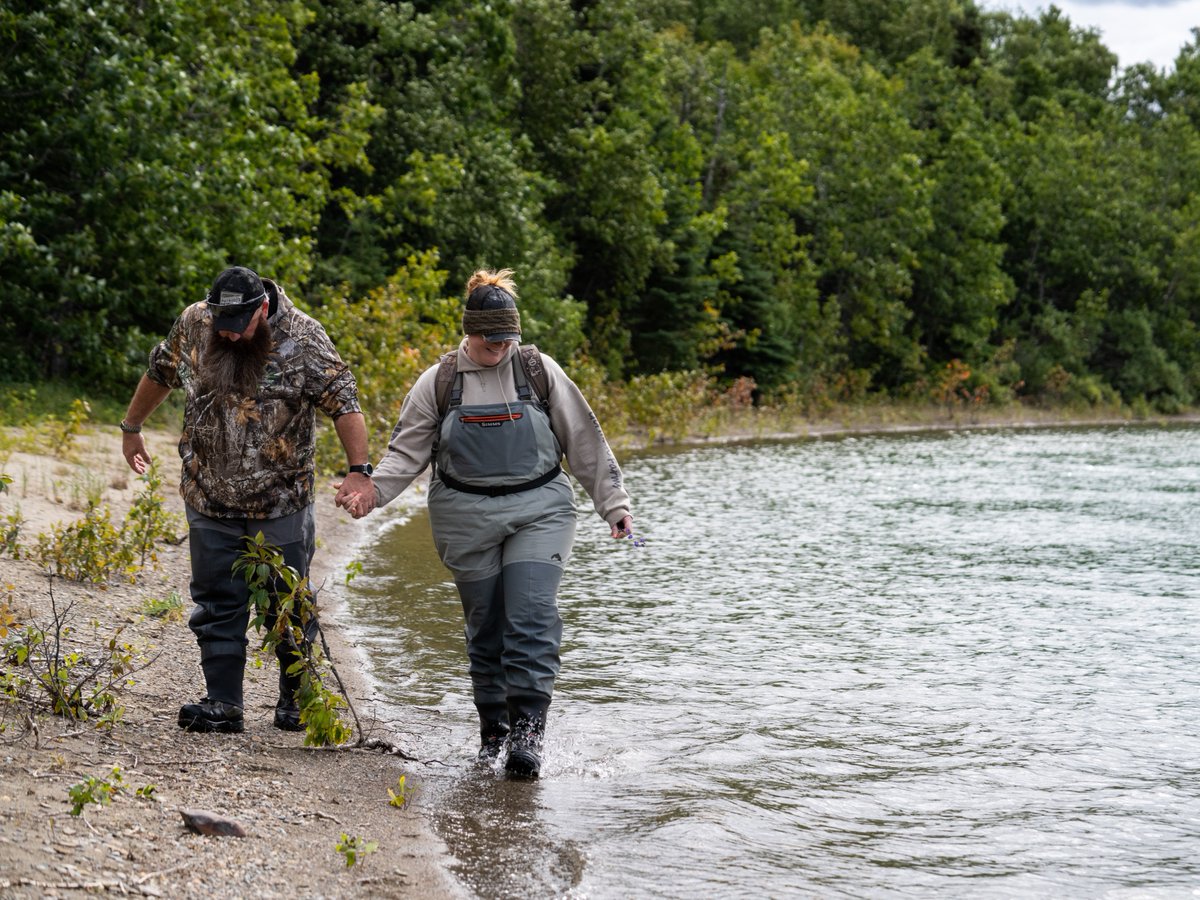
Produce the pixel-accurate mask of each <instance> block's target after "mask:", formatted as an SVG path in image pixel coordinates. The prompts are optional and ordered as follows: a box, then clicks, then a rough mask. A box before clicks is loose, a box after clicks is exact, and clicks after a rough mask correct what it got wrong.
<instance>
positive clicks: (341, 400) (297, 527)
mask: <svg viewBox="0 0 1200 900" xmlns="http://www.w3.org/2000/svg"><path fill="white" fill-rule="evenodd" d="M175 388H181V389H182V390H183V391H184V394H185V404H184V412H183V432H182V434H181V436H180V438H179V455H180V456H181V457H182V458H183V470H182V477H181V479H180V487H179V490H180V493H181V494H182V495H183V500H184V505H185V508H186V512H187V522H188V540H189V544H190V549H191V561H192V578H191V596H192V601H193V603H194V604H195V606H194V607H193V610H192V614H191V617H190V619H189V620H188V625H189V627H190V628H191V629H192V632H193V633H194V634H195V635H196V640H197V642H198V643H199V645H200V667H201V669H202V670H203V672H204V681H205V685H206V688H207V690H206V695H205V697H204V698H203V699H201V700H200V701H199V702H198V703H189V704H186V705H185V706H183V708H182V709H180V711H179V726H180V727H181V728H185V729H187V730H188V731H220V732H240V731H242V730H243V728H244V725H243V706H244V703H243V696H242V683H243V679H244V675H245V667H246V645H247V640H246V628H247V626H248V625H249V618H250V610H249V596H250V594H249V587H248V586H247V584H246V582H245V580H244V579H243V578H240V577H238V576H235V575H234V573H233V566H234V564H235V563H236V561H237V559H238V557H239V556H240V555H241V554H242V552H243V551H244V550H245V546H246V545H245V541H244V540H243V538H244V537H245V536H247V535H249V536H253V535H255V534H256V533H258V532H259V531H261V532H262V533H263V536H264V537H265V538H266V540H267V541H268V542H269V543H271V544H274V545H275V546H277V547H279V548H280V549H281V550H282V551H283V558H284V561H285V562H286V563H287V564H288V565H289V566H291V567H292V568H294V569H295V570H296V571H297V572H298V573H299V574H300V575H301V577H307V575H308V570H309V563H310V562H311V560H312V556H313V552H314V551H315V549H316V525H315V517H314V515H313V505H312V504H313V499H314V494H313V487H314V481H315V476H314V456H315V433H316V410H318V409H319V410H321V411H322V412H323V413H325V414H326V415H328V416H329V417H330V418H332V419H333V424H334V428H335V429H336V431H337V435H338V438H339V439H340V440H341V443H342V447H343V449H344V450H345V452H346V462H347V464H348V465H347V469H348V472H349V474H348V475H347V477H346V478H345V480H344V481H343V482H342V483H341V486H340V488H339V491H338V495H337V498H336V499H337V501H338V502H339V503H340V504H341V505H344V504H345V503H346V502H348V499H347V498H348V497H350V496H351V495H359V496H362V497H366V498H370V497H374V496H375V490H374V487H373V486H372V484H371V472H372V469H371V465H370V463H369V462H368V456H367V429H366V424H365V422H364V420H363V415H362V411H361V409H360V407H359V404H358V386H357V384H356V383H355V380H354V376H353V374H352V373H351V372H350V369H349V367H348V366H347V365H346V364H345V363H344V362H343V361H342V359H341V357H340V356H339V355H338V352H337V350H336V349H334V346H333V343H332V342H331V341H330V340H329V337H328V335H326V333H325V329H324V328H323V327H322V326H321V324H320V323H319V322H318V321H316V320H315V319H313V318H312V317H310V316H307V315H305V314H304V313H302V312H300V310H298V309H297V308H296V307H295V306H294V305H293V303H292V302H291V300H289V299H288V298H287V296H286V295H285V294H284V292H283V289H282V288H281V287H280V286H279V285H277V284H276V283H275V282H273V281H271V280H270V279H266V278H260V277H259V276H258V274H257V273H255V272H253V271H252V270H250V269H247V268H245V267H243V266H233V267H231V268H228V269H226V270H225V271H223V272H222V273H221V274H220V275H218V276H217V279H216V281H214V282H213V286H212V289H211V290H210V291H209V292H208V295H207V297H206V298H205V299H204V300H203V301H201V302H199V303H194V304H192V305H191V306H188V307H187V308H186V309H184V310H183V312H182V313H180V315H179V318H178V319H176V320H175V324H174V325H173V326H172V327H171V331H170V333H169V334H168V335H167V337H166V339H165V340H164V341H162V342H161V343H160V344H158V345H157V346H156V347H155V348H154V349H153V350H152V351H151V352H150V365H149V368H148V369H147V370H146V373H145V374H144V375H143V376H142V378H141V380H140V381H139V382H138V386H137V389H136V390H135V391H134V395H133V399H132V400H131V401H130V403H129V410H128V412H127V413H126V414H125V419H124V421H122V422H121V431H122V432H123V433H124V434H123V441H122V453H123V454H124V456H125V460H126V461H127V462H128V463H129V465H130V467H131V468H132V469H133V470H134V471H135V472H137V473H139V474H141V473H143V472H145V471H146V469H147V467H148V466H149V464H150V454H149V453H148V452H147V450H146V444H145V441H144V440H143V439H142V435H141V430H142V423H143V422H145V420H146V418H147V417H148V416H149V415H150V414H151V413H152V412H153V411H154V410H155V409H156V408H157V407H158V406H159V404H160V403H162V401H163V400H165V399H166V398H167V396H168V395H169V394H170V392H171V391H172V390H173V389H175ZM305 637H306V638H307V639H309V640H311V639H312V638H313V637H314V635H313V634H311V633H310V634H307V635H306V636H305ZM277 653H278V655H279V658H280V672H279V700H278V702H277V704H276V707H275V719H274V725H275V727H276V728H281V729H284V730H286V731H299V730H301V729H302V727H303V726H302V725H301V724H300V711H299V707H298V704H297V701H296V691H297V689H298V688H299V679H300V676H299V675H291V676H289V675H288V674H287V673H286V667H287V666H288V665H289V664H290V663H291V662H293V661H294V659H292V658H289V657H290V651H288V650H287V649H286V648H285V647H282V646H281V647H280V649H279V650H278V651H277Z"/></svg>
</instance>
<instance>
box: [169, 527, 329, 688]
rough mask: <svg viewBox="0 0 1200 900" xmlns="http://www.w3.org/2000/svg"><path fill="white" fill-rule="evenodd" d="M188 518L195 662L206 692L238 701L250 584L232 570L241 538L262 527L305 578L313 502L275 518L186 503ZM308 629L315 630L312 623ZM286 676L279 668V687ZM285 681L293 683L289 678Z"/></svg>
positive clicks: (282, 660) (269, 540)
mask: <svg viewBox="0 0 1200 900" xmlns="http://www.w3.org/2000/svg"><path fill="white" fill-rule="evenodd" d="M187 521H188V542H189V545H190V548H191V556H192V581H191V594H192V602H193V603H195V607H194V608H193V609H192V614H191V617H190V618H189V619H188V627H189V628H191V629H192V633H193V634H195V635H196V641H197V642H198V643H199V645H200V666H201V668H202V669H203V670H204V680H205V683H206V686H207V691H208V697H209V699H211V700H220V701H222V702H224V703H233V704H235V705H237V706H242V705H243V699H242V682H243V679H244V676H245V669H246V645H247V643H248V642H247V639H246V628H247V626H248V625H249V624H250V586H249V585H248V584H247V583H246V579H245V578H243V577H242V576H241V575H235V574H234V571H233V566H234V564H235V563H236V562H237V561H238V559H239V557H241V555H242V553H243V552H244V551H245V549H246V542H245V540H243V538H244V537H246V536H251V537H252V536H254V535H256V534H257V533H258V532H260V531H261V532H262V533H263V537H264V538H265V539H266V541H267V543H269V544H273V545H274V546H276V547H278V548H279V549H280V550H281V551H282V554H283V560H284V562H285V563H286V564H287V565H289V566H291V567H292V568H294V569H295V570H296V571H297V572H298V573H299V574H300V576H301V577H307V576H308V569H309V564H310V563H311V562H312V557H313V553H314V552H315V551H316V546H317V544H316V519H315V515H314V512H313V507H312V505H311V504H310V505H309V506H307V507H305V508H304V509H302V510H300V511H299V512H296V513H293V514H291V515H289V516H281V517H279V518H276V519H217V518H213V517H212V516H206V515H203V514H202V513H199V512H196V511H195V510H194V509H192V508H191V507H188V508H187ZM269 624H270V623H268V625H269ZM310 630H311V631H313V632H314V633H315V623H313V627H312V628H311V629H310ZM312 637H313V634H309V635H308V638H309V639H311V638H312ZM287 653H288V651H287V649H286V648H280V650H278V651H277V652H276V655H277V656H278V657H279V658H280V664H281V667H282V666H285V665H287V664H289V663H291V662H292V660H291V659H288V658H287V656H286V655H285V654H287ZM293 680H294V679H293ZM286 681H287V679H286V678H284V677H283V676H282V673H281V677H280V687H281V690H282V689H284V687H285V682H286ZM289 686H291V687H293V688H294V685H290V683H289Z"/></svg>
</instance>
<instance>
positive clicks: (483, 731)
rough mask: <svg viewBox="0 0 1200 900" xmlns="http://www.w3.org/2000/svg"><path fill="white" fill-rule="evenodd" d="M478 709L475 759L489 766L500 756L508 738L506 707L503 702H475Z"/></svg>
mask: <svg viewBox="0 0 1200 900" xmlns="http://www.w3.org/2000/svg"><path fill="white" fill-rule="evenodd" d="M475 708H476V709H477V710H478V711H479V756H478V757H477V758H476V761H477V762H479V763H480V764H481V765H485V766H490V765H491V764H492V763H494V762H495V761H496V760H497V759H498V758H499V756H500V752H501V751H502V750H503V749H504V742H505V740H507V738H508V708H507V707H506V706H505V705H504V704H503V703H476V704H475Z"/></svg>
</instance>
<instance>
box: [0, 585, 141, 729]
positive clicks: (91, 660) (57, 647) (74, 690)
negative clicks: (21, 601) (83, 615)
mask: <svg viewBox="0 0 1200 900" xmlns="http://www.w3.org/2000/svg"><path fill="white" fill-rule="evenodd" d="M48 590H49V593H50V621H49V622H46V623H37V622H30V623H27V624H23V625H21V624H17V623H16V622H15V621H12V617H11V616H8V615H6V616H5V619H6V620H8V621H7V625H6V626H5V627H4V637H5V640H4V643H3V645H2V651H3V652H2V659H3V668H4V673H3V675H2V676H0V701H5V702H6V705H11V706H13V707H18V708H23V709H24V710H25V711H26V712H27V713H30V714H32V713H38V712H52V713H54V714H56V715H60V716H64V717H66V718H68V719H72V720H76V721H87V720H89V719H92V718H97V719H98V724H99V725H100V726H102V727H109V728H111V727H112V726H113V725H115V724H116V723H117V722H118V721H120V718H121V715H122V713H123V712H124V707H123V706H122V705H121V704H120V702H119V698H120V694H121V693H122V691H124V690H125V689H126V688H129V687H131V686H132V685H133V683H134V682H133V678H132V676H133V674H134V673H136V672H138V671H141V670H142V669H144V668H146V667H147V666H149V665H150V664H151V663H153V662H154V660H153V659H147V658H146V656H145V654H144V653H143V652H142V651H141V650H140V649H139V648H137V647H135V646H134V645H133V644H131V643H129V642H128V641H125V640H123V639H122V634H123V632H124V629H125V626H124V625H121V626H119V627H118V628H117V629H116V630H115V631H113V632H112V633H111V634H109V635H101V634H100V629H99V623H98V622H95V621H93V622H92V623H91V624H92V629H93V633H92V637H91V640H90V641H87V642H81V641H80V640H79V635H78V631H77V629H76V627H75V625H74V624H73V623H72V621H71V613H72V610H73V609H74V605H75V604H74V601H72V602H70V603H68V604H67V605H66V606H65V607H64V608H62V609H59V607H58V602H57V600H56V598H55V596H54V577H53V576H51V578H50V581H49V585H48Z"/></svg>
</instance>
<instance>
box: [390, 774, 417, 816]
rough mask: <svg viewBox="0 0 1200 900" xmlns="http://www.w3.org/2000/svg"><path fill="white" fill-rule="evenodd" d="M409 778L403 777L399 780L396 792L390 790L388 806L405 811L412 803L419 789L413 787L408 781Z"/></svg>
mask: <svg viewBox="0 0 1200 900" xmlns="http://www.w3.org/2000/svg"><path fill="white" fill-rule="evenodd" d="M406 777H407V776H405V775H401V776H400V778H399V779H398V780H397V786H396V790H394V791H393V790H392V789H391V788H388V806H394V807H396V809H404V807H406V806H408V804H409V803H410V802H411V801H412V798H413V796H414V795H415V794H416V792H417V789H416V788H414V787H411V786H410V785H409V784H408V783H407V782H406V781H405V778H406Z"/></svg>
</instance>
